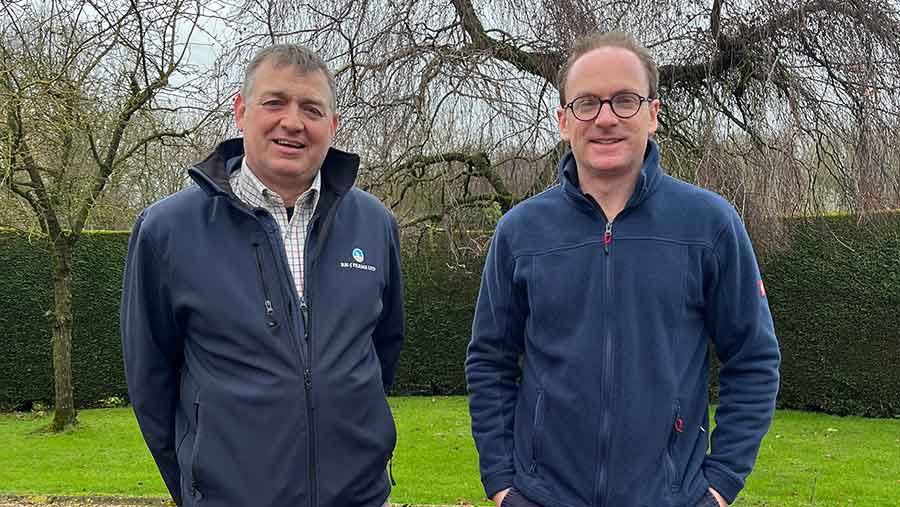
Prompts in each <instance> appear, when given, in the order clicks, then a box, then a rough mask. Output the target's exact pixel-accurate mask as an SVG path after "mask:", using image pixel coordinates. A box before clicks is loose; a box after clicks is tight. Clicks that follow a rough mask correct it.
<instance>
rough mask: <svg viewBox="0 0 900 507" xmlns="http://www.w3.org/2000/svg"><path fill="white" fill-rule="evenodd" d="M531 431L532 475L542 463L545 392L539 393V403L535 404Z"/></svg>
mask: <svg viewBox="0 0 900 507" xmlns="http://www.w3.org/2000/svg"><path fill="white" fill-rule="evenodd" d="M533 423H534V424H533V425H532V429H531V467H530V468H529V470H530V471H531V473H536V472H537V469H538V463H540V461H541V445H542V442H543V440H544V439H543V438H541V436H542V435H541V433H542V432H543V428H544V390H543V389H541V390H540V391H538V395H537V401H535V402H534V421H533Z"/></svg>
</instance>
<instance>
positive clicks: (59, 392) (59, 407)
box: [49, 233, 78, 431]
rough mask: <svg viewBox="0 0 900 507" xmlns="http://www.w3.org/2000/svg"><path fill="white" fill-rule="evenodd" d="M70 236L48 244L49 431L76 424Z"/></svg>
mask: <svg viewBox="0 0 900 507" xmlns="http://www.w3.org/2000/svg"><path fill="white" fill-rule="evenodd" d="M73 246H74V245H73V240H72V239H71V235H70V234H67V233H63V235H62V237H59V238H55V240H54V241H52V243H51V248H52V252H51V256H52V257H53V301H54V312H53V319H54V322H53V379H54V387H55V394H56V403H55V412H54V415H53V422H52V423H50V427H49V430H50V431H63V430H65V429H66V428H68V427H71V426H74V425H75V424H77V423H78V421H77V420H76V418H75V416H76V413H75V392H74V389H73V387H72V250H73Z"/></svg>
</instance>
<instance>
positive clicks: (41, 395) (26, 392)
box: [0, 212, 900, 417]
mask: <svg viewBox="0 0 900 507" xmlns="http://www.w3.org/2000/svg"><path fill="white" fill-rule="evenodd" d="M790 225H791V229H792V232H791V238H790V242H789V243H788V247H787V248H786V250H785V251H783V252H780V253H773V254H772V255H770V257H769V258H768V261H767V262H766V264H765V266H763V273H764V278H765V281H766V288H767V292H768V296H769V304H770V306H771V308H772V312H773V315H774V317H775V328H776V331H777V332H778V337H779V341H780V343H781V347H782V354H783V363H782V369H781V373H782V383H781V392H780V393H779V406H781V407H783V408H798V409H804V410H815V411H824V412H828V413H833V414H860V415H867V416H873V417H896V416H898V415H900V370H898V369H897V368H896V365H895V364H894V363H896V362H897V360H898V359H900V318H898V317H897V315H896V314H897V310H898V309H900V213H896V212H892V213H886V214H883V215H880V216H879V217H877V219H876V220H872V221H870V222H868V223H867V224H864V225H857V224H856V218H855V217H849V216H830V217H824V218H822V217H819V218H813V219H797V220H791V222H790ZM419 243H420V244H419V245H418V248H409V247H407V245H406V244H405V245H404V250H405V251H404V261H403V262H404V271H405V275H406V305H407V306H406V308H407V323H408V332H407V342H406V344H405V345H404V349H403V352H402V354H401V359H400V365H399V367H398V372H397V381H396V385H395V388H394V393H395V394H424V395H432V394H465V377H464V374H463V361H464V357H465V349H466V344H467V343H468V340H469V334H470V330H471V322H472V313H473V307H474V302H475V298H476V297H477V293H478V285H479V278H480V273H481V266H482V262H483V259H480V258H466V259H462V260H460V262H461V263H459V262H457V261H455V260H453V259H451V256H450V255H449V253H448V252H447V249H446V248H445V244H444V240H443V237H442V236H441V235H440V234H436V235H433V236H426V238H425V240H424V241H420V242H419ZM126 248H127V233H108V232H106V233H96V232H94V233H85V235H84V236H83V237H82V238H81V239H80V240H79V242H78V246H77V248H76V253H75V259H76V260H75V263H74V264H75V266H74V280H75V285H74V287H73V306H74V308H75V316H74V322H75V333H74V337H73V371H74V376H75V399H76V403H77V404H78V405H79V406H89V405H92V404H95V403H97V402H98V401H99V400H102V399H104V398H108V397H111V396H123V397H124V396H125V392H126V390H125V384H124V380H123V372H122V360H121V351H120V345H119V337H118V302H119V297H120V294H121V269H122V263H123V260H124V257H125V253H126ZM0 266H3V267H4V268H5V269H4V270H3V272H2V273H0V308H2V311H0V332H2V335H3V336H4V337H5V340H4V343H5V346H4V348H3V350H2V353H0V408H5V409H8V408H12V407H15V406H18V405H20V404H21V403H23V402H25V401H28V400H41V401H45V402H48V401H49V400H51V399H52V389H53V387H52V386H53V382H52V376H51V373H50V369H51V364H52V363H51V356H50V327H49V322H50V321H49V318H50V314H49V313H48V310H50V309H51V308H52V301H51V299H50V298H51V294H52V291H51V287H50V272H49V262H48V260H47V251H46V245H45V244H44V243H42V242H41V241H35V240H31V241H29V240H28V238H25V237H23V236H21V235H18V234H14V233H11V232H9V231H6V232H3V231H0Z"/></svg>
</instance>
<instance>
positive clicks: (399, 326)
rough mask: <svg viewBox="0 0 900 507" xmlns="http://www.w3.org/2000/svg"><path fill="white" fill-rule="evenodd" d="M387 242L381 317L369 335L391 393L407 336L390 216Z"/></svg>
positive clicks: (397, 242) (396, 242)
mask: <svg viewBox="0 0 900 507" xmlns="http://www.w3.org/2000/svg"><path fill="white" fill-rule="evenodd" d="M390 220H391V224H390V225H391V226H390V235H389V241H388V243H389V244H388V249H389V253H388V256H389V258H388V270H389V274H388V282H387V285H386V286H385V288H384V293H383V295H382V310H381V318H380V319H379V321H378V325H376V326H375V330H374V331H373V333H372V340H373V342H374V344H375V353H376V354H377V355H378V360H379V361H380V362H381V381H382V383H383V384H384V392H385V394H387V393H388V392H390V389H391V386H393V385H394V374H395V373H396V371H397V360H398V359H399V357H400V348H401V347H402V346H403V339H404V336H405V333H406V316H405V312H404V300H403V268H402V265H401V261H400V231H399V229H398V227H397V222H396V221H394V219H393V216H391V217H390Z"/></svg>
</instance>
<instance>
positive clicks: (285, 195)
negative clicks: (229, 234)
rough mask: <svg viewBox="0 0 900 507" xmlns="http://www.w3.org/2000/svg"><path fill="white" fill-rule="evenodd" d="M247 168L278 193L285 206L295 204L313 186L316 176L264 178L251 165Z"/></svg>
mask: <svg viewBox="0 0 900 507" xmlns="http://www.w3.org/2000/svg"><path fill="white" fill-rule="evenodd" d="M245 167H246V168H248V169H250V171H252V172H253V174H255V175H256V177H257V179H259V181H260V182H262V184H263V185H265V186H266V188H268V189H269V190H271V191H272V192H275V193H276V194H278V196H279V197H281V200H282V202H284V205H285V206H293V205H294V202H295V201H296V200H297V198H298V197H300V196H301V195H302V194H303V192H306V191H307V190H309V187H311V186H312V183H313V180H315V178H316V174H318V172H316V173H314V174H313V175H312V178H308V179H307V178H303V177H302V176H296V177H293V178H285V179H281V178H264V177H263V176H261V175H260V174H259V173H257V172H256V171H254V170H253V168H251V167H250V166H249V165H245Z"/></svg>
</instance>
